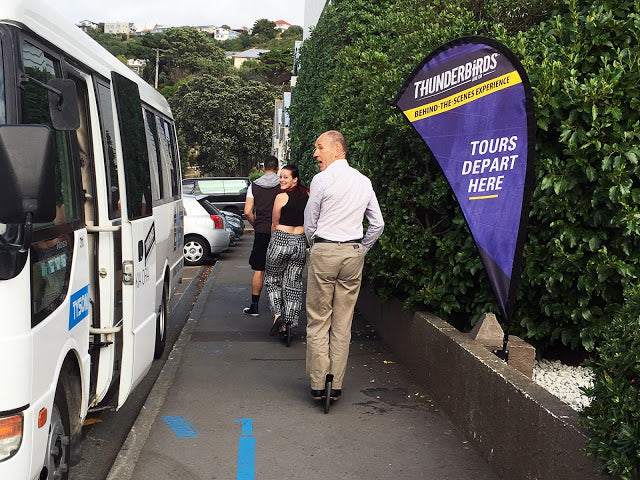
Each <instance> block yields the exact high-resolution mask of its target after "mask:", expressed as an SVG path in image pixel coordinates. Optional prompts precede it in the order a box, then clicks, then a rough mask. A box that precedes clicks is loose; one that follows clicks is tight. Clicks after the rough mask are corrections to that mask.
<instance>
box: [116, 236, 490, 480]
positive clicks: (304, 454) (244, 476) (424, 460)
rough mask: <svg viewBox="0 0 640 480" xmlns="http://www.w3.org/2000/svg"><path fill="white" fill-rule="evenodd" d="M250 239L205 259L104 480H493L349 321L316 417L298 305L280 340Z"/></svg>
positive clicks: (379, 347)
mask: <svg viewBox="0 0 640 480" xmlns="http://www.w3.org/2000/svg"><path fill="white" fill-rule="evenodd" d="M252 241H253V237H252V235H250V234H249V235H245V236H244V237H242V239H241V240H240V242H239V244H238V245H237V246H235V247H232V248H231V249H230V250H229V251H227V252H226V253H224V254H223V255H222V258H221V259H220V260H219V261H218V262H217V263H216V265H215V267H214V269H213V271H212V273H211V276H210V278H209V280H208V281H207V284H206V285H205V287H204V289H203V291H202V293H201V295H200V298H199V299H198V301H197V303H196V305H195V307H194V309H193V312H192V318H191V319H189V321H188V322H187V325H186V326H185V329H184V330H183V333H182V335H181V337H180V339H179V340H178V342H177V343H176V345H175V347H174V350H173V352H172V353H171V356H170V358H169V360H168V361H167V363H166V365H165V367H164V369H163V372H162V373H161V375H160V377H159V379H158V381H157V383H156V386H155V387H154V389H153V391H152V392H151V394H150V395H149V398H148V399H147V402H146V403H145V406H144V408H143V409H142V412H141V414H140V417H139V418H138V420H137V422H136V424H135V425H134V427H133V429H132V431H131V434H130V435H129V437H128V438H127V441H126V442H125V445H124V446H123V448H122V450H121V452H120V455H119V457H118V460H117V461H116V463H115V464H114V466H113V468H112V470H111V473H110V474H109V477H108V480H129V479H135V480H148V479H154V480H155V479H158V480H163V479H178V480H205V479H207V480H209V479H225V480H230V479H233V478H235V479H236V480H253V479H254V478H255V479H260V480H275V479H295V480H300V479H306V478H328V479H332V480H347V479H358V480H360V479H362V480H365V479H366V480H378V479H379V480H389V479H394V480H410V479H433V480H444V479H454V480H465V479H474V480H488V479H492V480H495V479H497V478H499V477H498V476H497V475H496V474H495V473H494V472H493V471H492V470H491V469H490V468H489V466H488V465H487V464H486V462H485V461H484V460H483V459H482V458H481V457H480V456H479V455H478V454H477V453H476V452H475V451H474V450H473V449H472V447H471V446H470V445H469V444H468V443H467V442H466V441H465V439H464V438H462V437H461V436H460V435H459V433H458V432H457V431H455V429H454V427H453V426H452V424H451V423H450V422H449V421H448V420H447V419H446V417H444V416H443V415H442V414H441V412H440V411H439V408H438V406H437V405H434V404H433V402H432V401H431V400H430V398H429V394H428V392H425V391H424V390H422V389H421V387H420V386H418V385H417V384H416V383H415V382H414V380H413V379H412V377H411V374H410V373H409V372H408V371H407V369H406V368H405V367H404V366H402V365H401V364H398V363H396V361H395V358H394V357H393V355H392V354H391V353H390V352H389V351H388V350H387V349H386V347H385V346H384V344H383V343H382V342H381V341H379V340H378V339H376V337H375V335H374V333H373V331H372V329H371V327H370V326H368V325H367V324H366V322H365V321H364V319H362V318H360V317H358V316H356V318H355V319H354V326H353V340H352V345H351V354H350V359H349V367H348V370H347V375H346V377H345V383H344V385H343V394H342V397H341V398H340V400H339V401H338V402H336V403H335V404H334V405H333V406H332V407H331V410H330V412H329V413H328V414H327V415H325V414H324V412H323V409H322V407H321V405H320V403H319V402H315V401H314V400H313V399H312V398H311V396H310V395H309V385H308V382H307V379H306V377H305V347H306V345H305V343H304V312H303V314H302V317H303V319H302V321H301V325H300V327H299V328H298V330H297V332H296V336H295V337H294V339H293V341H292V344H291V346H290V347H288V348H287V347H286V346H285V345H284V343H283V342H282V341H281V340H280V339H279V338H277V337H270V336H269V328H270V326H271V318H270V315H269V309H268V305H267V301H266V294H265V292H263V295H262V298H261V304H260V312H261V315H260V316H259V317H249V316H246V315H243V313H242V308H243V307H244V306H245V305H247V302H248V301H249V300H250V297H251V292H250V288H249V284H250V280H251V274H252V272H251V270H250V268H249V266H248V264H247V259H248V257H249V252H250V249H251V243H252Z"/></svg>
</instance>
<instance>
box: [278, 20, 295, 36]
mask: <svg viewBox="0 0 640 480" xmlns="http://www.w3.org/2000/svg"><path fill="white" fill-rule="evenodd" d="M275 23H276V30H280V32H281V33H282V32H284V31H285V30H286V29H287V28H289V27H290V26H291V24H290V23H288V22H285V21H284V20H276V22H275Z"/></svg>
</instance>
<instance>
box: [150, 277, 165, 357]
mask: <svg viewBox="0 0 640 480" xmlns="http://www.w3.org/2000/svg"><path fill="white" fill-rule="evenodd" d="M167 290H168V289H167V285H166V284H165V286H164V288H163V289H162V305H160V312H159V313H158V315H156V346H155V349H154V351H153V358H160V357H161V356H162V352H164V347H165V345H166V344H167V330H168V328H167V323H168V322H169V301H168V298H167Z"/></svg>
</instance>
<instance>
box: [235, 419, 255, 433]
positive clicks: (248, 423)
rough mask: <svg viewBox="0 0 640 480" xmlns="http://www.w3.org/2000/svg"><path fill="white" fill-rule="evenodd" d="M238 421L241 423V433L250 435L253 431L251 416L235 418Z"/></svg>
mask: <svg viewBox="0 0 640 480" xmlns="http://www.w3.org/2000/svg"><path fill="white" fill-rule="evenodd" d="M236 422H238V423H242V435H246V436H251V435H253V433H252V432H251V431H252V430H253V419H252V418H241V419H240V420H236Z"/></svg>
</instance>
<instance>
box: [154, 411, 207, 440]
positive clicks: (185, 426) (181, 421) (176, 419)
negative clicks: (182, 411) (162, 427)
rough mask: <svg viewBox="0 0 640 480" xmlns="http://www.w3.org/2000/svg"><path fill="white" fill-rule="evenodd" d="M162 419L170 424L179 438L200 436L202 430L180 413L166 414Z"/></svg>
mask: <svg viewBox="0 0 640 480" xmlns="http://www.w3.org/2000/svg"><path fill="white" fill-rule="evenodd" d="M162 419H163V420H164V422H165V423H166V424H167V425H168V426H169V428H170V429H171V430H173V433H175V434H176V437H178V438H198V437H199V436H200V432H198V430H197V429H196V427H194V426H193V424H192V423H191V422H190V421H189V420H187V419H186V418H184V417H181V416H179V415H166V416H163V417H162Z"/></svg>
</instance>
